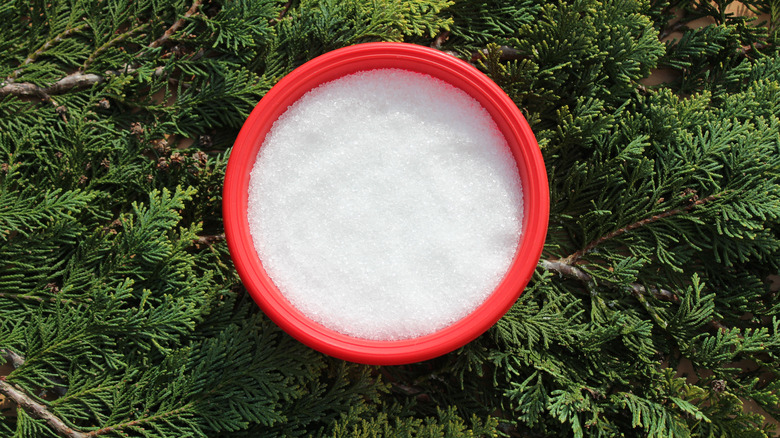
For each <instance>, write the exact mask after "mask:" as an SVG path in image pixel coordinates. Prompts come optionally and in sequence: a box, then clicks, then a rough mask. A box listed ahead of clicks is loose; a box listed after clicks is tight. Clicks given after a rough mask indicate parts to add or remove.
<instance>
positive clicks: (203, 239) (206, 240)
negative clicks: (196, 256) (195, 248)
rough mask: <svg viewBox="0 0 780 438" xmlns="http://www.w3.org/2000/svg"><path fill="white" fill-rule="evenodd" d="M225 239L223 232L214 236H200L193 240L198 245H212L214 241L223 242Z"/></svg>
mask: <svg viewBox="0 0 780 438" xmlns="http://www.w3.org/2000/svg"><path fill="white" fill-rule="evenodd" d="M223 240H225V233H222V234H216V235H214V236H198V238H197V239H195V240H194V241H193V243H195V244H196V245H209V246H211V244H212V243H214V242H221V241H223Z"/></svg>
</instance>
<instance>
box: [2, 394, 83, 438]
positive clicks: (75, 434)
mask: <svg viewBox="0 0 780 438" xmlns="http://www.w3.org/2000/svg"><path fill="white" fill-rule="evenodd" d="M0 394H2V395H3V396H5V397H6V398H7V399H9V400H11V401H12V402H14V403H15V404H16V405H17V406H19V407H20V408H22V409H24V411H25V412H27V414H29V415H30V416H31V417H33V418H38V419H41V420H44V421H46V424H48V425H49V426H50V427H51V428H52V429H54V430H55V431H56V432H57V433H59V434H60V435H62V436H65V437H68V438H87V437H88V436H89V435H87V434H85V433H82V432H79V431H77V430H74V429H72V428H71V427H70V426H68V425H67V424H65V422H64V421H62V420H61V419H60V418H59V417H57V416H56V415H54V414H52V413H51V411H49V409H48V408H47V407H46V406H45V405H43V404H41V403H39V402H38V401H36V400H35V399H33V398H32V397H30V396H29V395H28V394H27V393H25V392H24V390H22V389H21V388H19V387H18V386H16V385H13V384H11V383H8V382H7V381H5V379H0Z"/></svg>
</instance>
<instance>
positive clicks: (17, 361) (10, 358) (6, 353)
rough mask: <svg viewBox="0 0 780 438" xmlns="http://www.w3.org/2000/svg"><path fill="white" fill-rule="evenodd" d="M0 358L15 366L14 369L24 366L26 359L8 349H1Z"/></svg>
mask: <svg viewBox="0 0 780 438" xmlns="http://www.w3.org/2000/svg"><path fill="white" fill-rule="evenodd" d="M0 357H2V358H3V359H5V361H6V362H7V363H10V364H11V365H13V367H14V369H16V368H19V367H20V366H22V365H24V357H22V356H21V355H19V354H17V353H16V352H14V351H12V350H9V349H7V348H0Z"/></svg>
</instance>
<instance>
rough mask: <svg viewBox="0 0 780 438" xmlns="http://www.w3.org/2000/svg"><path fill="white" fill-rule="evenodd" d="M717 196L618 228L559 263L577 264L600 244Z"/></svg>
mask: <svg viewBox="0 0 780 438" xmlns="http://www.w3.org/2000/svg"><path fill="white" fill-rule="evenodd" d="M719 196H720V195H712V196H707V197H706V198H702V199H699V200H696V201H694V202H692V203H690V204H688V205H687V206H685V207H683V208H676V209H674V210H669V211H665V212H663V213H659V214H657V215H655V216H651V217H649V218H646V219H642V220H640V221H637V222H634V223H633V224H629V225H626V226H625V227H623V228H618V229H617V230H615V231H613V232H611V233H607V234H605V235H604V236H602V237H599V238H598V239H596V240H594V241H592V242H590V243H589V244H587V245H585V247H584V248H582V249H581V250H579V251H577V252H575V253H572V254H570V255H568V256H566V257H564V258H562V259H561V260H560V261H561V262H563V263H565V264H567V265H573V264H574V263H576V262H577V260H579V259H580V257H582V256H583V255H585V254H586V253H588V252H589V251H591V250H592V249H593V248H595V247H597V246H599V245H601V244H602V243H604V242H606V241H607V240H611V239H614V238H615V237H618V236H620V235H622V234H624V233H626V232H628V231H631V230H635V229H637V228H641V227H644V226H645V225H649V224H652V223H653V222H658V221H659V220H661V219H664V218H667V217H670V216H674V215H677V214H680V213H685V212H688V211H691V210H693V209H694V208H695V207H698V206H699V205H703V204H706V203H707V202H710V201H713V200H715V199H717V198H718V197H719Z"/></svg>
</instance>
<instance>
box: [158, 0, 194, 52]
mask: <svg viewBox="0 0 780 438" xmlns="http://www.w3.org/2000/svg"><path fill="white" fill-rule="evenodd" d="M202 3H203V0H195V1H194V2H192V6H190V8H189V9H188V10H187V12H185V13H184V15H183V16H182V17H181V18H179V19H178V20H176V22H175V23H173V25H171V27H169V28H168V30H166V31H165V33H163V34H162V36H161V37H160V38H157V39H156V40H154V41H152V43H151V44H149V48H150V49H154V48H156V47H160V46H161V45H162V44H163V43H165V42H166V41H168V39H169V38H170V37H171V35H173V34H174V33H175V32H176V31H177V30H179V28H180V27H182V26H183V25H184V22H185V21H187V19H188V18H190V17H191V16H193V15H195V14H197V13H198V8H199V7H200V5H201V4H202Z"/></svg>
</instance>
